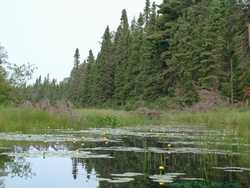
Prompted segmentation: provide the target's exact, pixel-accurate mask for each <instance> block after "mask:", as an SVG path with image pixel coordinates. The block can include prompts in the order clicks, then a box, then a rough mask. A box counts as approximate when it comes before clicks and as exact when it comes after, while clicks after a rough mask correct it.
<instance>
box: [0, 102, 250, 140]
mask: <svg viewBox="0 0 250 188" xmlns="http://www.w3.org/2000/svg"><path fill="white" fill-rule="evenodd" d="M249 124H250V109H248V108H236V107H217V108H214V109H210V110H208V111H203V112H201V111H200V112H192V111H156V110H155V111H154V110H149V109H147V108H141V109H138V110H135V111H124V110H112V109H94V108H92V109H91V108H85V109H72V111H62V110H61V111H60V112H58V111H56V112H55V111H53V110H51V109H50V110H47V109H39V108H34V107H4V106H2V107H0V132H23V133H29V132H37V131H38V132H41V131H49V130H54V129H73V130H81V129H87V128H120V127H131V126H137V127H147V126H148V127H149V126H175V127H179V126H181V127H189V126H192V127H207V128H217V129H231V130H233V131H235V133H236V134H239V135H241V136H248V135H249V132H250V130H249V129H250V126H249Z"/></svg>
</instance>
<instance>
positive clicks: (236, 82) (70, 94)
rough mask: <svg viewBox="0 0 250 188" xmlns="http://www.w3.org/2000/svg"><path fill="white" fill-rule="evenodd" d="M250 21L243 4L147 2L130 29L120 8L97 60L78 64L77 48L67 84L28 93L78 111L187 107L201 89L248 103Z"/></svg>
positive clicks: (43, 85)
mask: <svg viewBox="0 0 250 188" xmlns="http://www.w3.org/2000/svg"><path fill="white" fill-rule="evenodd" d="M249 23H250V1H249V0H245V1H243V0H242V1H240V0H164V1H163V2H162V3H161V4H160V5H156V4H155V3H151V2H150V1H149V0H146V5H145V7H144V10H143V12H142V13H140V14H139V17H138V18H134V19H133V20H132V22H131V23H129V21H128V17H127V12H126V10H123V11H122V16H121V19H120V25H119V26H118V28H117V30H116V31H115V32H113V31H110V28H109V27H107V28H106V30H105V32H104V34H103V37H102V42H101V49H100V52H99V53H98V54H97V56H96V57H95V56H94V54H93V52H92V51H91V50H90V51H89V56H88V57H87V59H86V60H85V61H84V62H83V63H81V62H80V52H79V50H78V49H76V51H75V55H74V67H73V70H72V71H71V75H70V77H69V78H68V79H66V80H65V81H64V82H62V83H60V84H57V83H56V82H55V81H48V80H44V82H42V81H41V78H39V79H38V80H37V82H36V83H35V84H34V86H33V87H32V88H30V89H31V90H32V95H33V96H35V99H36V100H38V99H39V98H42V97H48V98H50V99H53V100H56V99H57V98H58V99H63V98H64V99H69V100H70V101H72V103H74V104H75V105H77V106H101V105H108V106H124V105H130V104H131V105H137V104H138V103H140V104H144V103H145V102H155V101H158V102H159V103H160V104H162V102H164V101H171V100H175V101H177V102H178V103H180V104H182V105H191V104H193V103H195V102H197V101H198V100H199V95H198V91H199V90H202V89H205V90H212V91H216V92H218V93H219V94H221V95H222V96H225V97H227V98H228V99H229V100H230V102H231V103H234V102H236V101H243V100H247V99H248V98H249V97H250V94H249V93H250V92H249V91H250V89H249V88H250V58H249V54H250V51H249V38H248V27H247V26H248V24H249ZM140 104H138V105H140Z"/></svg>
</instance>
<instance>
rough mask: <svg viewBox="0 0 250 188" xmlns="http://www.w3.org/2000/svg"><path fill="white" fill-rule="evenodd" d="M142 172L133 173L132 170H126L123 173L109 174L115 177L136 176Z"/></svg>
mask: <svg viewBox="0 0 250 188" xmlns="http://www.w3.org/2000/svg"><path fill="white" fill-rule="evenodd" d="M143 175H144V174H142V173H134V172H126V173H124V174H111V176H115V177H136V176H143Z"/></svg>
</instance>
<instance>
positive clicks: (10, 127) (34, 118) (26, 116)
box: [0, 107, 72, 132]
mask: <svg viewBox="0 0 250 188" xmlns="http://www.w3.org/2000/svg"><path fill="white" fill-rule="evenodd" d="M71 124H72V122H71V121H70V119H69V118H68V117H67V116H61V115H55V114H50V113H48V112H45V111H42V110H37V109H31V108H14V107H0V131H2V132H5V131H6V132H7V131H8V132H14V131H22V132H26V131H32V130H37V129H50V128H53V129H63V128H67V127H69V126H70V125H71Z"/></svg>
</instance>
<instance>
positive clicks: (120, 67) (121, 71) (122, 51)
mask: <svg viewBox="0 0 250 188" xmlns="http://www.w3.org/2000/svg"><path fill="white" fill-rule="evenodd" d="M129 36H130V30H129V24H128V18H127V12H126V10H123V11H122V16H121V23H120V25H119V27H118V29H117V32H116V35H115V41H114V65H115V91H114V99H115V100H116V102H117V103H118V104H120V105H123V104H125V101H126V98H127V96H128V93H127V92H126V91H127V89H126V87H127V86H128V84H127V83H128V82H129V77H128V75H127V74H126V73H127V63H128V58H129V44H130V42H129V41H130V37H129Z"/></svg>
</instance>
